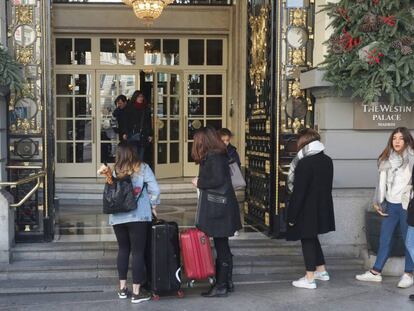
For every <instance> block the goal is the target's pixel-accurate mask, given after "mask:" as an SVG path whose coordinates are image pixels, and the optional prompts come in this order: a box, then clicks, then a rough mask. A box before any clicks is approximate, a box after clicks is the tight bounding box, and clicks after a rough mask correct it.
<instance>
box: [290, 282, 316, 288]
mask: <svg viewBox="0 0 414 311" xmlns="http://www.w3.org/2000/svg"><path fill="white" fill-rule="evenodd" d="M292 286H293V287H296V288H304V289H316V284H309V285H302V284H300V285H299V284H296V283H295V282H292Z"/></svg>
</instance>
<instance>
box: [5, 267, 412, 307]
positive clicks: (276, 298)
mask: <svg viewBox="0 0 414 311" xmlns="http://www.w3.org/2000/svg"><path fill="white" fill-rule="evenodd" d="M358 272H361V271H355V273H358ZM298 277H299V275H295V276H293V275H292V278H298ZM331 277H332V280H331V281H329V282H321V281H320V282H319V283H318V289H316V290H305V289H296V288H293V287H292V286H291V285H290V281H286V280H274V279H273V278H271V277H269V278H268V279H266V278H263V279H262V280H260V281H257V282H252V283H254V284H249V281H248V279H244V280H243V279H239V281H238V282H237V283H236V292H234V293H232V294H231V295H230V296H229V297H228V298H214V299H211V298H202V297H200V295H199V294H200V292H201V291H203V290H204V289H205V288H206V287H207V285H206V284H198V285H197V286H196V287H195V288H192V289H187V288H184V292H185V295H186V296H185V297H184V298H182V299H180V298H176V297H162V298H161V300H160V301H149V302H144V303H141V304H137V305H132V304H131V303H130V301H129V299H128V300H119V299H118V298H117V296H116V293H115V292H87V293H56V294H50V293H45V294H30V295H25V294H24V293H22V294H19V295H0V310H1V311H6V310H7V311H29V310H30V311H52V310H53V311H84V310H85V311H106V310H111V311H113V310H125V311H128V310H145V311H172V310H180V311H187V310H188V311H190V310H195V311H221V310H223V311H233V310H234V311H267V310H269V311H270V310H272V311H279V310H283V311H285V310H286V311H302V310H303V311H305V310H306V311H314V310H315V311H316V310H317V311H354V310H355V311H382V310H384V311H390V310H398V311H405V310H407V311H409V310H410V311H412V310H414V302H410V301H409V300H408V295H410V294H414V287H412V288H410V289H398V288H397V287H396V284H397V282H398V278H391V277H390V278H388V277H386V278H384V279H385V280H384V282H383V283H382V284H374V283H362V282H358V281H356V280H355V279H354V273H350V272H337V273H335V271H334V272H333V273H331Z"/></svg>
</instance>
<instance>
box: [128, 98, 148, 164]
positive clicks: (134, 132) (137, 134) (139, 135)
mask: <svg viewBox="0 0 414 311" xmlns="http://www.w3.org/2000/svg"><path fill="white" fill-rule="evenodd" d="M126 113H127V121H128V125H127V129H128V140H129V141H130V142H131V143H133V144H135V145H136V147H137V152H138V158H139V159H140V160H141V161H144V162H146V163H148V164H150V163H151V162H152V161H151V159H150V158H148V157H147V155H148V154H150V151H151V142H152V117H151V107H150V105H149V104H148V102H147V100H146V99H145V96H144V93H142V92H141V91H135V92H134V94H132V96H131V100H130V103H129V105H128V107H127V111H126Z"/></svg>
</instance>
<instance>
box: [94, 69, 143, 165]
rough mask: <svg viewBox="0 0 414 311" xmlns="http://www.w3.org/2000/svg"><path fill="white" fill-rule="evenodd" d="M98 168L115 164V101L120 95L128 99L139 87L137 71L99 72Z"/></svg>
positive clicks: (116, 141)
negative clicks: (104, 164) (113, 121)
mask: <svg viewBox="0 0 414 311" xmlns="http://www.w3.org/2000/svg"><path fill="white" fill-rule="evenodd" d="M96 80H97V87H96V89H97V90H98V91H97V97H98V98H97V103H98V104H97V112H96V113H97V116H98V118H97V122H96V127H97V133H98V137H97V166H98V167H100V166H101V164H102V163H104V162H106V163H114V162H115V155H116V146H117V144H118V141H119V140H118V134H117V133H116V131H115V130H114V129H113V127H112V125H113V123H112V122H111V118H112V113H113V112H114V110H115V108H116V106H115V99H116V98H117V96H118V95H121V94H122V95H125V96H126V97H127V98H128V99H129V98H130V97H131V96H132V94H133V93H134V91H135V90H137V89H138V85H139V72H137V71H121V72H120V71H108V70H105V71H104V72H103V71H98V72H97V79H96Z"/></svg>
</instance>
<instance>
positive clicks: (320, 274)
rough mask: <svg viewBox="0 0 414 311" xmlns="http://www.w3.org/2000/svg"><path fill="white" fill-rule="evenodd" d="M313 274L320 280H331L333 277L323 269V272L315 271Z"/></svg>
mask: <svg viewBox="0 0 414 311" xmlns="http://www.w3.org/2000/svg"><path fill="white" fill-rule="evenodd" d="M313 276H314V278H315V280H319V281H329V280H330V279H331V278H330V277H329V273H328V272H327V271H323V272H319V271H315V273H314V274H313Z"/></svg>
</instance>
